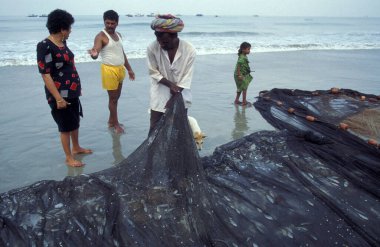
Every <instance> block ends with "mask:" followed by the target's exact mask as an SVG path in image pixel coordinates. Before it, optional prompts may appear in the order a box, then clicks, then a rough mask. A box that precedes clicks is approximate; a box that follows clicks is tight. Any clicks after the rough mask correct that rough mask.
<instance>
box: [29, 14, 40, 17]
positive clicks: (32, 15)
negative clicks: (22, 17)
mask: <svg viewBox="0 0 380 247" xmlns="http://www.w3.org/2000/svg"><path fill="white" fill-rule="evenodd" d="M28 17H38V15H36V14H31V15H28Z"/></svg>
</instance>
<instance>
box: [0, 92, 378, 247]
mask: <svg viewBox="0 0 380 247" xmlns="http://www.w3.org/2000/svg"><path fill="white" fill-rule="evenodd" d="M313 93H314V92H305V91H297V90H295V91H292V90H277V89H274V90H272V91H270V92H265V93H264V92H263V93H262V94H261V96H260V97H259V99H258V101H257V102H255V107H256V108H257V109H258V110H259V111H260V112H261V114H262V115H263V116H264V117H265V118H266V119H267V120H268V121H269V122H270V123H271V124H273V125H274V126H275V127H276V128H278V129H279V131H261V132H257V133H253V134H250V135H248V136H245V137H243V138H241V139H238V140H236V141H233V142H230V143H227V144H224V145H222V146H220V147H218V148H216V149H215V151H214V153H213V155H211V156H207V157H203V158H200V157H199V155H198V152H197V150H196V146H195V143H194V141H193V138H192V134H191V130H190V127H189V124H188V121H187V117H186V111H185V109H184V106H183V99H182V96H181V94H177V95H176V96H174V97H173V101H172V102H171V103H172V104H171V106H170V107H169V108H168V110H167V112H166V113H165V115H164V117H163V119H161V121H160V123H159V124H158V126H157V128H156V129H155V130H154V131H153V132H152V133H151V135H150V136H149V137H148V138H147V139H146V140H145V141H144V142H143V143H142V144H141V145H140V147H138V148H137V149H136V151H134V152H133V153H132V154H131V155H130V156H129V157H128V158H126V159H125V160H124V161H122V162H121V163H120V164H118V165H117V166H115V167H112V168H109V169H107V170H104V171H101V172H97V173H93V174H89V175H82V176H79V177H67V178H66V179H64V180H63V181H41V182H38V183H36V184H33V185H31V186H28V187H25V188H20V189H16V190H12V191H9V192H7V193H3V194H1V197H0V212H1V216H0V229H1V232H0V245H1V246H316V245H326V246H332V245H347V246H378V245H379V244H380V237H379V236H380V228H379V227H380V225H379V224H380V223H379V216H380V203H379V196H380V191H379V188H380V187H379V185H380V180H379V167H380V153H379V149H378V147H377V146H374V145H370V144H368V143H367V142H366V141H364V139H363V138H362V137H361V136H358V135H356V134H355V135H354V134H352V133H351V132H350V131H351V130H350V128H349V129H348V130H343V129H342V128H338V127H337V124H339V123H341V122H342V121H343V120H345V119H347V118H348V117H351V116H353V115H355V114H358V113H359V112H362V111H364V110H366V109H375V108H376V107H378V106H379V103H378V102H369V101H362V100H357V99H356V98H355V97H353V96H352V94H350V93H342V92H340V93H339V94H329V93H328V92H322V91H319V93H318V95H314V94H313ZM341 99H343V100H341ZM278 101H281V102H278ZM329 101H330V103H329ZM337 101H338V102H344V103H342V104H339V103H336V102H337ZM347 102H349V103H347ZM335 103H336V104H335ZM289 107H292V108H294V109H295V111H294V112H293V113H289V112H287V109H288V108H289ZM328 107H329V108H328ZM333 110H334V111H335V110H336V111H337V112H331V111H333ZM312 113H313V114H312ZM311 114H312V115H313V117H314V118H315V119H314V121H313V122H311V121H308V120H306V118H305V116H306V115H311ZM360 135H362V134H360ZM366 137H367V136H366Z"/></svg>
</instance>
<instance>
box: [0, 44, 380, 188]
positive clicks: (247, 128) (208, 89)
mask: <svg viewBox="0 0 380 247" xmlns="http://www.w3.org/2000/svg"><path fill="white" fill-rule="evenodd" d="M236 58H237V56H236V55H207V56H198V57H197V60H196V68H195V74H194V79H193V86H192V89H193V105H192V107H191V108H190V109H189V115H191V116H193V117H195V118H196V119H197V120H198V123H199V125H200V127H201V129H202V130H203V131H204V132H205V133H206V135H207V138H206V140H205V143H204V148H203V150H202V151H200V155H201V156H206V155H210V154H211V153H212V152H213V150H214V149H215V147H217V146H219V145H221V144H224V143H226V142H228V141H231V140H234V139H237V138H240V137H242V136H244V135H247V134H250V133H252V132H256V131H260V130H273V127H271V126H270V125H269V124H268V123H266V121H265V120H263V119H262V118H261V116H260V114H259V113H258V112H257V111H256V110H255V108H254V107H246V108H243V107H241V106H239V107H237V106H235V105H234V104H233V103H232V102H233V100H234V97H235V85H234V81H233V69H234V66H235V62H236ZM249 60H250V61H251V68H253V70H254V71H255V72H254V73H253V77H254V79H253V83H252V84H251V85H250V88H249V90H248V99H249V101H251V102H253V101H255V97H257V96H258V93H259V92H260V91H262V90H270V89H272V88H294V89H303V90H315V89H329V88H331V87H340V88H350V89H353V90H358V91H361V92H365V93H371V94H376V95H379V94H380V83H379V78H380V71H379V69H378V68H380V50H355V51H352V50H349V51H344V50H339V51H294V52H292V51H290V52H273V53H255V52H254V51H253V52H252V54H251V55H250V56H249ZM130 64H131V66H132V67H133V69H134V71H135V73H136V81H133V82H131V81H129V80H126V81H125V83H124V86H123V92H122V96H121V99H120V101H119V118H120V121H121V122H122V123H123V124H124V125H125V127H126V134H124V135H115V134H113V132H112V131H111V130H109V129H108V128H107V119H108V108H107V104H108V103H107V100H108V98H107V94H106V92H105V91H104V90H103V89H102V88H101V83H100V74H99V66H100V64H99V63H97V62H94V63H78V64H77V68H78V71H79V75H80V77H81V81H82V84H83V85H82V87H83V91H82V94H83V96H82V97H81V102H82V105H83V108H84V118H83V119H82V122H81V128H80V142H81V145H82V146H83V147H86V148H87V147H88V148H91V149H93V150H94V154H92V155H87V156H81V157H80V159H81V160H83V161H84V162H85V163H86V166H85V167H83V168H70V167H68V166H67V165H65V163H64V155H63V151H62V148H61V144H60V141H59V137H58V131H57V127H56V124H55V123H54V121H53V119H52V117H51V115H50V110H49V106H48V105H47V103H46V100H45V94H44V90H43V82H42V80H41V77H40V75H39V74H38V70H37V67H36V66H12V67H0V75H1V80H0V84H1V86H2V90H1V91H0V100H1V105H2V106H3V107H1V108H0V116H1V118H0V133H1V134H0V136H1V138H0V192H4V191H8V190H10V189H13V188H17V187H21V186H26V185H29V184H32V183H34V182H37V181H39V180H50V179H54V180H61V179H63V178H64V177H65V176H68V175H70V176H73V175H79V174H82V173H92V172H95V171H100V170H103V169H105V168H108V167H110V166H112V165H114V164H116V163H119V162H120V161H121V160H123V159H124V158H125V157H127V156H128V155H129V154H130V153H131V152H133V151H134V150H135V149H136V148H137V147H138V146H139V145H140V144H141V143H142V142H143V140H144V139H145V138H146V136H147V133H148V127H149V114H148V108H149V95H148V92H149V85H150V81H149V77H148V74H147V67H146V61H145V59H132V60H130Z"/></svg>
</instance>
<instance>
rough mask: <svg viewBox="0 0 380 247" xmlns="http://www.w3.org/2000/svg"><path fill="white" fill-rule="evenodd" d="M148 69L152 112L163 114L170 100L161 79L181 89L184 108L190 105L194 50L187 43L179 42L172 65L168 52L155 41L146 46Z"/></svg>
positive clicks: (166, 88)
mask: <svg viewBox="0 0 380 247" xmlns="http://www.w3.org/2000/svg"><path fill="white" fill-rule="evenodd" d="M147 54H148V68H149V75H150V78H151V87H150V108H151V109H152V110H153V111H159V112H165V105H166V102H167V101H168V100H169V99H170V97H171V94H170V89H169V88H168V87H167V86H165V85H163V84H161V83H159V81H160V80H161V79H162V78H166V79H168V80H169V81H171V82H173V83H175V84H176V85H177V86H179V87H181V88H183V90H182V97H183V99H184V102H185V108H188V107H189V106H190V105H191V90H190V86H191V81H192V79H193V70H194V60H195V55H196V52H195V48H194V47H193V46H192V45H191V44H190V43H188V42H186V41H183V40H179V45H178V49H177V52H176V54H175V57H174V60H173V63H172V64H170V60H169V55H168V52H167V51H165V50H164V49H162V48H161V47H160V45H159V43H158V42H157V41H154V42H153V43H152V44H150V45H149V46H148V49H147Z"/></svg>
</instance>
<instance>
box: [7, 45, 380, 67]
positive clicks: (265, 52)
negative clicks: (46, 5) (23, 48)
mask: <svg viewBox="0 0 380 247" xmlns="http://www.w3.org/2000/svg"><path fill="white" fill-rule="evenodd" d="M365 51H374V52H378V51H380V48H379V49H378V48H376V49H362V48H361V49H315V50H314V49H313V50H302V49H300V50H297V49H295V50H276V51H254V50H253V49H252V50H251V55H249V56H250V57H251V56H252V54H272V53H293V52H317V53H318V52H365ZM229 55H235V53H223V54H222V53H216V54H197V57H203V56H229ZM127 56H128V54H127ZM139 59H143V60H145V59H146V57H137V58H130V57H128V60H129V61H134V60H139ZM99 61H100V59H98V60H95V61H86V62H76V64H77V65H78V64H92V63H95V64H96V63H100V62H99ZM28 66H36V64H27V65H26V64H20V65H4V66H0V68H18V67H28Z"/></svg>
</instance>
